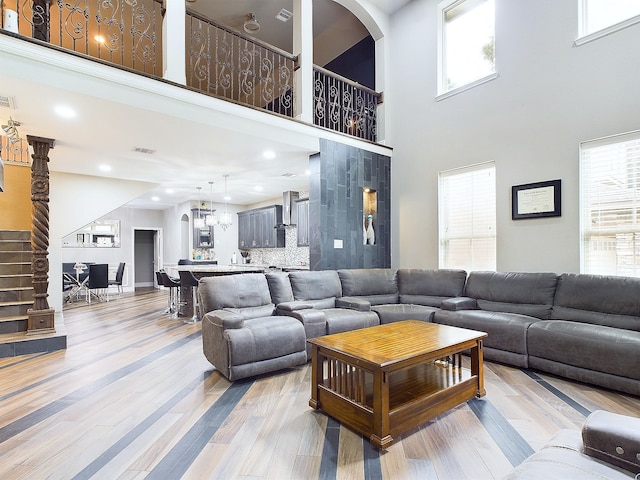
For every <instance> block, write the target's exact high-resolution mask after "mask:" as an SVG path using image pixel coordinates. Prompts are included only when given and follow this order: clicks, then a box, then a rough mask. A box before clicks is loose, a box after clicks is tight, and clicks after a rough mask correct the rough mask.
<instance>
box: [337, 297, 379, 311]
mask: <svg viewBox="0 0 640 480" xmlns="http://www.w3.org/2000/svg"><path fill="white" fill-rule="evenodd" d="M336 308H348V309H350V310H358V311H359V312H369V311H371V303H369V301H368V300H365V299H363V298H357V297H340V298H336Z"/></svg>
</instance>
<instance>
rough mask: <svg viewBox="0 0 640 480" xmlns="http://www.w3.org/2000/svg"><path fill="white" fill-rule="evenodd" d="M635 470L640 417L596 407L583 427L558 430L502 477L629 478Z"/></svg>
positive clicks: (638, 467)
mask: <svg viewBox="0 0 640 480" xmlns="http://www.w3.org/2000/svg"><path fill="white" fill-rule="evenodd" d="M638 472H640V418H634V417H629V416H627V415H619V414H615V413H611V412H606V411H603V410H596V411H595V412H593V413H591V414H590V415H589V416H588V417H587V419H586V421H585V423H584V425H583V427H582V431H580V432H577V431H575V430H560V431H559V432H558V433H557V434H556V435H555V436H554V437H553V438H552V439H551V440H550V441H549V443H547V444H546V445H545V446H544V447H543V448H542V449H541V450H540V451H538V452H536V453H534V454H533V455H531V456H530V457H529V458H527V459H526V460H525V461H524V462H522V463H521V464H520V465H518V467H516V469H515V470H514V471H513V472H512V473H510V474H509V475H507V476H506V477H504V478H503V480H538V479H541V478H548V479H562V480H586V479H592V480H629V479H630V478H633V476H634V475H635V474H637V473H638ZM635 478H638V477H637V476H636V477H635Z"/></svg>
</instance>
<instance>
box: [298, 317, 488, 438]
mask: <svg viewBox="0 0 640 480" xmlns="http://www.w3.org/2000/svg"><path fill="white" fill-rule="evenodd" d="M486 336H487V334H486V333H484V332H477V331H474V330H467V329H464V328H457V327H450V326H448V325H438V324H435V323H428V322H422V321H419V320H405V321H402V322H395V323H389V324H385V325H379V326H375V327H369V328H363V329H360V330H352V331H349V332H344V333H337V334H334V335H327V336H324V337H318V338H313V339H310V340H308V342H309V343H310V344H311V345H312V358H311V362H312V385H311V399H310V400H309V405H310V406H311V407H313V408H314V409H322V410H323V411H324V412H326V413H327V414H329V415H331V416H332V417H334V418H335V419H337V420H338V421H340V422H341V423H342V424H344V425H346V426H347V427H349V428H351V429H353V430H355V431H357V432H359V433H361V434H363V435H365V436H367V437H368V438H369V439H370V441H371V443H372V444H373V445H375V446H377V447H378V448H382V449H384V448H386V447H388V446H389V445H391V444H392V443H393V439H394V437H397V436H398V435H400V434H401V433H403V432H406V431H408V430H411V429H412V428H415V427H417V426H419V425H421V424H423V423H424V422H426V421H427V420H429V419H431V418H433V417H435V416H437V415H439V414H441V413H443V412H445V411H447V410H449V409H451V408H453V407H455V406H457V405H459V404H461V403H464V402H466V401H467V400H469V399H471V398H473V397H482V396H484V395H485V393H486V392H485V390H484V377H483V365H482V339H483V338H485V337H486ZM465 350H470V351H471V369H470V370H469V369H467V368H463V367H462V358H461V357H462V352H463V351H465Z"/></svg>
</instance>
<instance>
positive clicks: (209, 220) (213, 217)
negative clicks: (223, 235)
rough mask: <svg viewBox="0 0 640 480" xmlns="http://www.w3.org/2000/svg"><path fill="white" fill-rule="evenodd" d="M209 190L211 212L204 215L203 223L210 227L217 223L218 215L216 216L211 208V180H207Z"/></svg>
mask: <svg viewBox="0 0 640 480" xmlns="http://www.w3.org/2000/svg"><path fill="white" fill-rule="evenodd" d="M209 190H210V197H209V200H210V201H211V205H210V208H211V212H209V214H208V215H207V216H206V217H205V219H204V223H206V224H207V226H208V227H212V226H214V225H217V224H218V217H216V214H215V210H214V209H213V182H209Z"/></svg>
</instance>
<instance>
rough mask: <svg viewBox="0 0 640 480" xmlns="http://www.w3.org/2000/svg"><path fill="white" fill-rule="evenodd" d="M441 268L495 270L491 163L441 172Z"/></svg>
mask: <svg viewBox="0 0 640 480" xmlns="http://www.w3.org/2000/svg"><path fill="white" fill-rule="evenodd" d="M438 205H439V216H438V223H439V241H440V248H439V250H440V262H439V263H440V268H461V269H464V270H467V271H472V270H495V269H496V182H495V165H494V163H493V162H491V163H484V164H481V165H474V166H471V167H466V168H463V169H457V170H450V171H446V172H440V174H439V186H438Z"/></svg>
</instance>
